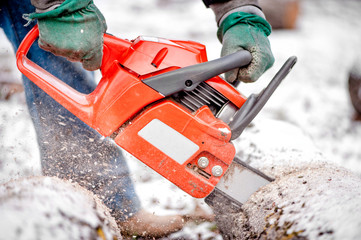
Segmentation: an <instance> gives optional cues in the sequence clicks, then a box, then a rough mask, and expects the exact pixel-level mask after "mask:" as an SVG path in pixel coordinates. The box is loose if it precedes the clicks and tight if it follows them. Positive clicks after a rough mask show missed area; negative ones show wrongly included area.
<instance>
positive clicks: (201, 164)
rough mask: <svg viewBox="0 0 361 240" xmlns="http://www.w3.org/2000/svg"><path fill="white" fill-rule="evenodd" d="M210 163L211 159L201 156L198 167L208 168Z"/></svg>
mask: <svg viewBox="0 0 361 240" xmlns="http://www.w3.org/2000/svg"><path fill="white" fill-rule="evenodd" d="M208 165H209V160H208V158H206V157H200V158H199V159H198V167H200V168H206V167H208Z"/></svg>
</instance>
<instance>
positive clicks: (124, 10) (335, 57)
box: [0, 0, 361, 239]
mask: <svg viewBox="0 0 361 240" xmlns="http://www.w3.org/2000/svg"><path fill="white" fill-rule="evenodd" d="M95 3H96V4H97V6H98V7H99V8H100V10H101V11H102V12H103V14H104V16H105V18H106V19H107V24H108V32H109V33H111V34H113V35H115V36H118V37H122V38H127V39H134V38H136V37H137V36H138V35H144V36H154V37H164V38H169V39H181V40H194V41H197V42H201V43H203V44H205V45H206V47H207V53H208V58H209V59H214V58H217V57H218V56H219V53H220V49H221V45H220V43H219V42H218V40H217V38H216V30H217V29H216V26H215V22H214V15H213V13H212V11H211V10H210V9H206V8H204V6H203V4H202V2H201V1H200V0H198V1H194V0H139V1H115V0H108V1H100V0H95ZM301 4H302V5H301V15H300V18H299V19H298V25H297V28H296V29H294V30H277V31H274V32H273V33H272V34H271V36H270V41H271V45H272V50H273V53H274V56H275V59H276V62H275V65H274V67H273V68H272V69H270V70H269V71H268V72H266V73H265V74H264V75H263V76H262V77H261V79H260V80H259V81H257V82H256V83H254V84H240V86H239V90H240V91H241V92H242V93H244V94H245V95H246V96H248V95H249V94H251V93H253V92H259V91H260V90H261V89H262V88H263V87H264V86H266V85H267V83H268V82H269V80H270V79H271V78H272V76H273V75H274V74H275V73H276V71H277V70H278V69H279V68H280V67H281V65H282V64H283V63H284V61H285V60H286V59H287V58H288V57H289V56H291V55H296V56H297V57H298V63H297V64H296V65H295V67H294V69H293V70H292V72H291V73H290V74H289V76H288V77H287V78H286V79H285V81H284V82H283V83H282V84H281V86H280V87H279V89H277V90H276V92H275V94H274V96H272V97H271V99H270V101H269V102H268V103H267V104H266V107H265V109H264V110H263V111H262V112H261V113H260V114H259V116H258V117H257V118H256V119H255V120H256V124H257V123H258V124H260V125H261V128H262V127H264V129H265V130H267V129H272V124H278V123H277V122H274V123H272V124H270V125H268V124H269V123H270V122H269V121H265V122H266V123H265V122H263V123H262V119H274V120H282V121H284V122H288V123H290V124H293V125H294V126H297V128H292V129H293V130H290V131H289V132H278V133H272V134H273V135H271V134H270V137H269V138H266V139H262V141H261V140H260V139H258V140H257V141H258V142H262V143H260V144H262V145H261V146H262V149H264V153H262V154H267V151H268V150H269V151H268V153H270V149H274V148H275V147H279V148H282V146H274V145H272V144H273V141H272V139H273V138H285V139H287V138H286V137H285V135H287V136H289V135H290V134H291V135H294V136H300V135H301V134H300V132H299V131H301V132H302V134H306V135H308V136H309V137H310V139H311V140H309V139H308V138H307V139H306V138H303V139H300V138H296V137H295V138H294V139H293V140H292V142H287V141H284V142H283V144H285V145H287V144H295V145H296V146H304V147H305V148H308V147H310V146H313V145H314V146H316V148H318V149H320V152H322V154H323V157H324V158H325V159H328V160H329V161H331V162H333V163H335V164H336V165H340V166H344V167H345V168H347V169H349V170H351V171H353V172H354V173H356V174H358V175H361V163H360V161H361V147H360V146H361V122H357V121H353V117H354V110H353V108H352V105H351V102H350V100H349V96H348V92H347V77H348V71H349V69H350V68H351V67H352V65H353V62H354V60H355V59H356V58H357V57H359V56H361V50H360V48H359V46H360V43H361V21H360V20H359V12H360V10H361V1H356V0H350V1H337V0H328V1H321V0H319V1H312V0H303V1H301ZM11 51H12V50H11V47H10V45H9V43H8V42H6V40H5V38H4V37H3V36H0V56H1V58H0V62H1V64H0V66H1V67H0V71H1V74H0V79H4V78H5V79H7V80H11V81H16V82H20V81H19V79H20V77H19V72H17V70H16V67H15V59H14V56H13V55H11V54H9V53H10V52H11ZM290 129H291V128H290ZM246 136H251V135H247V133H245V134H243V135H242V136H241V139H242V138H245V137H246ZM252 136H253V137H255V138H256V137H257V136H256V135H252ZM244 146H245V147H244ZM287 146H289V145H287ZM248 147H251V146H247V141H245V142H242V141H241V142H239V141H237V148H239V149H242V150H243V151H244V153H243V155H244V156H246V155H247V151H251V149H248ZM0 152H1V155H0V173H1V174H0V183H3V182H6V181H8V180H9V179H11V178H18V177H21V176H28V175H32V174H35V175H37V174H39V172H40V163H39V153H38V149H37V144H36V137H35V132H34V129H33V127H32V123H31V119H30V117H29V115H28V112H27V108H26V105H25V102H24V97H23V95H19V94H17V95H15V96H14V97H13V98H11V99H10V101H1V102H0ZM260 154H261V153H260ZM292 154H297V153H290V156H292ZM303 154H304V153H303ZM127 156H128V158H129V165H130V168H131V171H132V173H133V174H132V177H133V179H134V181H135V183H136V190H137V192H138V194H139V196H140V198H141V201H142V204H143V206H144V207H145V208H146V209H148V210H149V211H151V212H154V213H155V214H160V215H163V214H173V213H181V214H183V213H187V212H190V211H192V210H193V209H194V208H195V206H196V204H199V205H201V206H202V208H204V209H206V210H209V208H208V207H207V206H206V204H204V203H203V202H202V200H196V199H193V198H191V197H189V196H187V195H186V194H185V193H183V192H182V191H181V190H179V189H177V188H176V187H175V186H174V185H172V184H170V183H169V182H167V181H166V180H164V179H163V178H161V177H160V176H159V175H158V174H156V173H154V172H152V171H150V170H149V169H148V168H147V167H145V166H144V165H143V164H141V163H139V161H137V160H135V159H133V158H132V157H130V156H129V155H127ZM310 157H312V156H309V155H307V154H306V155H305V156H303V159H304V160H305V161H307V159H309V158H310ZM269 159H270V160H269V161H268V162H266V163H264V164H265V165H276V166H277V164H282V163H281V162H280V161H277V158H276V156H272V157H270V158H269ZM286 163H287V164H290V165H292V162H291V161H287V162H286ZM283 164H285V162H283ZM257 167H259V168H261V169H262V167H263V166H262V164H259V165H257ZM335 214H336V215H335V216H334V217H335V218H337V217H340V218H347V216H343V215H342V211H336V212H335ZM209 229H212V224H210V223H204V224H201V225H197V226H188V227H186V228H185V229H184V230H182V231H181V232H179V233H177V234H175V235H173V237H174V238H176V237H179V236H180V235H182V236H186V237H187V238H189V239H198V237H199V235H200V236H201V238H202V239H206V238H208V237H209V238H216V239H220V236H219V235H218V234H217V233H216V232H213V231H211V230H209ZM339 239H341V238H339Z"/></svg>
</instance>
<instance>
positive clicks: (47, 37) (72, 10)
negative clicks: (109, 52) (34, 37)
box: [26, 0, 107, 70]
mask: <svg viewBox="0 0 361 240" xmlns="http://www.w3.org/2000/svg"><path fill="white" fill-rule="evenodd" d="M26 18H28V19H30V20H33V19H37V20H38V26H39V46H40V48H42V49H44V50H46V51H49V52H51V53H53V54H55V55H57V56H62V57H66V58H67V59H68V60H70V61H79V62H81V63H82V64H83V67H84V68H85V69H87V70H96V69H99V68H100V66H101V62H102V57H103V34H104V32H105V31H106V29H107V26H106V22H105V19H104V16H103V15H102V14H101V12H100V11H99V9H98V8H97V7H96V6H95V5H94V3H93V1H92V0H65V1H64V2H63V3H62V4H61V5H60V6H58V7H57V8H55V9H54V10H50V11H47V12H43V13H31V14H29V15H27V16H26Z"/></svg>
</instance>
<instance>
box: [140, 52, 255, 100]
mask: <svg viewBox="0 0 361 240" xmlns="http://www.w3.org/2000/svg"><path fill="white" fill-rule="evenodd" d="M251 61H252V55H251V53H250V52H249V51H247V50H241V51H238V52H235V53H232V54H230V55H226V56H224V57H221V58H218V59H215V60H212V61H208V62H203V63H199V64H196V65H192V66H188V67H184V68H180V69H177V70H174V71H170V72H166V73H163V74H160V75H157V76H154V77H150V78H147V79H145V80H143V83H145V84H147V85H148V86H149V87H151V88H153V89H154V90H156V91H157V92H159V93H161V94H163V95H164V96H170V95H172V94H174V93H177V92H180V91H192V90H193V89H195V88H196V87H197V86H198V84H200V83H201V82H203V81H206V80H208V79H210V78H212V77H215V76H218V75H219V74H222V73H225V72H228V71H230V70H232V69H235V68H240V67H245V66H247V65H248V64H249V63H250V62H251Z"/></svg>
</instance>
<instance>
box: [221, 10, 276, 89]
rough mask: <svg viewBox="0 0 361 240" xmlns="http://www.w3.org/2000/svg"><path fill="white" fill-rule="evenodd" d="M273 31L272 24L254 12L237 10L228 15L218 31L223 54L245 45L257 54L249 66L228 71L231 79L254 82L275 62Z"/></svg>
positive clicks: (244, 47)
mask: <svg viewBox="0 0 361 240" xmlns="http://www.w3.org/2000/svg"><path fill="white" fill-rule="evenodd" d="M270 34H271V26H270V24H269V23H268V22H267V21H266V20H265V19H263V18H262V17H260V16H257V15H254V14H250V13H246V12H235V13H232V14H230V15H229V16H228V17H226V18H225V19H224V21H223V22H222V23H221V25H220V26H219V28H218V31H217V36H218V39H219V40H220V41H221V42H222V45H223V46H222V51H221V56H225V55H228V54H231V53H234V52H237V51H240V50H242V49H244V50H248V51H249V52H250V53H251V54H252V58H253V59H252V61H251V63H250V64H249V65H248V66H247V67H245V68H240V69H234V70H231V71H229V72H227V73H225V77H226V80H227V81H228V82H230V83H233V82H235V81H237V80H238V81H242V82H254V81H256V80H257V79H258V78H259V77H260V76H261V75H262V74H263V73H264V72H265V71H266V70H267V69H269V68H270V67H271V66H272V65H273V63H274V57H273V54H272V51H271V46H270V43H269V41H268V39H267V36H269V35H270Z"/></svg>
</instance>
